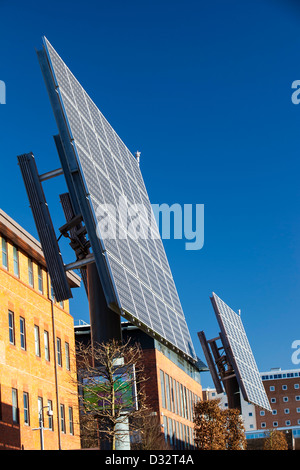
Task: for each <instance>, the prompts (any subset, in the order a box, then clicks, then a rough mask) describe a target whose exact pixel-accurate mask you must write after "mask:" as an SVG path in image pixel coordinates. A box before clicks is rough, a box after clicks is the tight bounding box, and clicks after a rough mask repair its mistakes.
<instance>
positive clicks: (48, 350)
mask: <svg viewBox="0 0 300 470" xmlns="http://www.w3.org/2000/svg"><path fill="white" fill-rule="evenodd" d="M44 345H45V359H46V361H50V349H49V333H48V331H46V330H44Z"/></svg>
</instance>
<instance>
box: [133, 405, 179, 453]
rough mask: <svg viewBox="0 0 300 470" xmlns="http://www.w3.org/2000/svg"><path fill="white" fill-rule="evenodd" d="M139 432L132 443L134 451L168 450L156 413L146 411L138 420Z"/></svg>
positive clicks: (168, 446)
mask: <svg viewBox="0 0 300 470" xmlns="http://www.w3.org/2000/svg"><path fill="white" fill-rule="evenodd" d="M139 421H140V424H139V430H138V432H137V434H136V436H135V439H134V441H133V446H132V449H134V450H170V448H171V447H170V445H169V444H168V442H166V440H165V436H164V434H163V433H162V429H161V423H160V419H159V417H158V416H157V414H156V413H153V412H150V413H149V411H148V410H147V411H146V413H144V415H143V416H141V417H140V418H139Z"/></svg>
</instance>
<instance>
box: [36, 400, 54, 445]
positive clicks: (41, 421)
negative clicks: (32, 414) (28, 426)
mask: <svg viewBox="0 0 300 470" xmlns="http://www.w3.org/2000/svg"><path fill="white" fill-rule="evenodd" d="M44 408H48V413H47V414H48V416H52V415H53V411H52V410H51V409H50V406H49V405H46V406H42V407H41V409H40V411H39V427H38V428H34V429H33V431H40V438H41V450H44V429H48V428H45V427H44V422H43V409H44Z"/></svg>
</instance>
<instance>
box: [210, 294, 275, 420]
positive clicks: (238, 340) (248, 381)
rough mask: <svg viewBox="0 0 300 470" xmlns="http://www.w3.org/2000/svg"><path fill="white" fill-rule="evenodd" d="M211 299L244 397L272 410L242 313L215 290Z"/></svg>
mask: <svg viewBox="0 0 300 470" xmlns="http://www.w3.org/2000/svg"><path fill="white" fill-rule="evenodd" d="M211 300H212V304H213V307H214V310H215V313H216V317H217V320H218V323H219V326H220V328H221V331H222V334H223V338H224V340H225V341H226V343H227V347H229V348H230V352H231V354H230V356H231V358H232V359H233V362H234V364H232V365H233V367H234V371H235V373H236V376H237V379H238V382H239V384H240V387H241V390H242V391H244V393H245V396H244V399H245V400H246V401H249V402H250V403H254V404H255V405H258V406H260V407H262V408H265V409H266V410H268V411H271V407H270V403H269V400H268V397H267V394H266V391H265V388H264V386H263V383H262V380H261V377H260V374H259V371H258V368H257V365H256V362H255V359H254V356H253V353H252V350H251V347H250V344H249V341H248V338H247V335H246V332H245V329H244V326H243V323H242V320H241V317H240V315H238V314H237V313H235V312H234V311H233V310H232V309H231V308H230V307H228V305H226V304H225V302H223V300H221V299H220V298H219V297H218V296H217V295H216V294H215V293H214V292H213V296H212V299H211Z"/></svg>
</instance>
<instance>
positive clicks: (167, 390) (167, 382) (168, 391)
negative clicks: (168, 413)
mask: <svg viewBox="0 0 300 470" xmlns="http://www.w3.org/2000/svg"><path fill="white" fill-rule="evenodd" d="M166 395H167V409H168V410H171V401H170V384H169V376H168V374H166Z"/></svg>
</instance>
